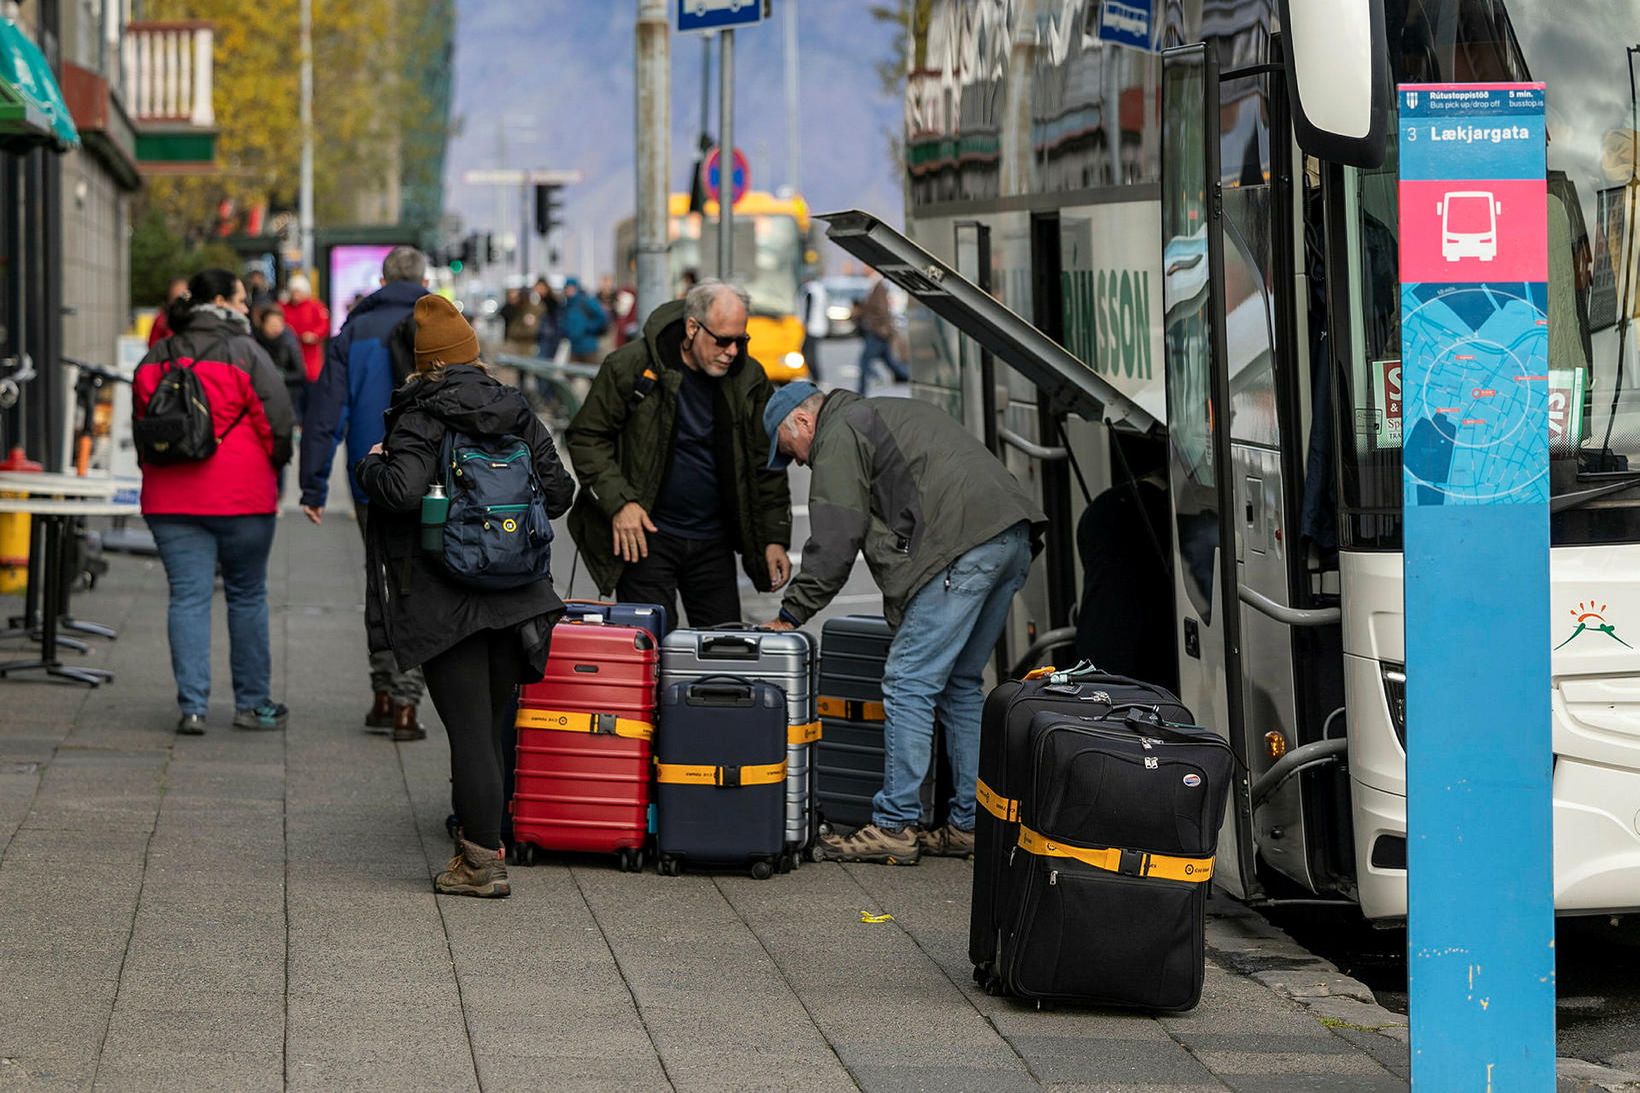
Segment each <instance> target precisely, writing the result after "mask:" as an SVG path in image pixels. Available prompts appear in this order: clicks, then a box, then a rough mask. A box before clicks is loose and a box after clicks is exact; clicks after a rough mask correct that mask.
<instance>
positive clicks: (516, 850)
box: [512, 843, 535, 869]
mask: <svg viewBox="0 0 1640 1093" xmlns="http://www.w3.org/2000/svg"><path fill="white" fill-rule="evenodd" d="M512 864H514V865H521V866H524V867H525V868H526V869H527V868H529V867H530V866H532V865H534V864H535V844H534V843H513V847H512Z"/></svg>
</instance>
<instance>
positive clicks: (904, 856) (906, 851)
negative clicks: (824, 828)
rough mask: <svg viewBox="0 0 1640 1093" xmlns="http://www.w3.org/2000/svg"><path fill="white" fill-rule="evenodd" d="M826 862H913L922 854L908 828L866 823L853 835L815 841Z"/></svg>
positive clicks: (829, 836)
mask: <svg viewBox="0 0 1640 1093" xmlns="http://www.w3.org/2000/svg"><path fill="white" fill-rule="evenodd" d="M817 846H818V849H819V850H820V853H821V856H822V857H824V859H825V860H826V861H858V862H876V863H878V864H881V865H916V864H917V860H918V859H919V858H920V857H921V856H922V850H921V849H920V848H919V847H918V846H917V836H916V835H915V834H914V833H913V832H912V829H911V828H909V827H903V828H901V829H900V830H898V831H890V830H888V829H887V828H882V827H878V826H877V825H876V824H867V825H866V826H864V827H862V828H861V829H860V830H858V831H856V832H855V833H854V834H852V835H848V836H843V835H826V836H824V837H822V838H821V839H820V841H819V843H818V844H817Z"/></svg>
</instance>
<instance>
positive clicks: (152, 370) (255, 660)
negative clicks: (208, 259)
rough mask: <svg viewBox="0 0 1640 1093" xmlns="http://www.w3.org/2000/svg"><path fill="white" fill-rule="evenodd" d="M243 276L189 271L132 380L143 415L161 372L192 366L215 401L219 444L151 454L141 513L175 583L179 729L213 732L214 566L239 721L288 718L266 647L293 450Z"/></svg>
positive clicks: (269, 725) (283, 403)
mask: <svg viewBox="0 0 1640 1093" xmlns="http://www.w3.org/2000/svg"><path fill="white" fill-rule="evenodd" d="M245 311H246V308H245V286H244V285H243V284H241V283H240V281H239V278H238V277H235V276H234V275H233V274H232V273H229V272H228V271H227V270H224V269H208V270H204V271H203V272H201V273H197V274H195V275H194V276H193V278H192V279H191V280H190V281H189V282H188V292H187V294H186V295H184V296H182V297H180V298H179V299H178V300H177V301H176V302H175V303H173V304H172V306H171V309H170V312H169V315H168V318H169V319H170V324H171V329H172V330H173V331H174V332H175V333H173V334H171V335H170V336H168V337H166V338H163V339H161V340H160V341H158V342H156V343H155V344H154V346H153V348H152V349H150V350H149V351H148V355H147V356H146V357H144V358H143V361H142V364H141V365H139V366H138V367H137V372H136V375H135V377H134V378H133V379H132V381H131V389H132V397H131V404H132V414H133V417H134V418H135V419H136V420H137V421H141V420H142V419H143V417H144V416H146V413H147V407H148V403H149V400H150V399H151V398H152V397H153V395H154V392H155V390H156V389H157V388H158V387H159V384H160V380H161V378H162V377H163V376H164V375H165V373H166V372H167V371H169V370H170V369H173V368H192V369H193V372H194V375H195V377H196V378H197V379H198V380H199V383H200V386H201V387H202V388H203V389H204V392H205V397H206V400H207V401H208V403H209V406H210V413H211V421H212V432H213V433H214V434H215V436H216V438H217V447H216V451H215V452H214V453H213V454H211V455H209V456H207V457H206V458H204V459H200V460H193V461H188V462H167V463H144V464H143V467H142V514H143V518H144V519H145V520H146V521H147V523H148V527H149V530H151V531H152V532H153V534H154V541H155V542H156V543H157V544H158V545H159V553H160V559H161V560H162V561H163V562H164V563H165V576H166V579H167V580H168V581H169V583H170V586H171V602H170V609H169V614H168V618H167V624H168V630H169V634H170V639H171V673H172V674H173V675H174V676H175V677H176V681H177V706H178V707H179V709H180V710H181V714H182V717H181V720H180V721H179V722H178V723H177V731H178V732H179V733H183V734H185V735H189V736H197V735H199V734H200V733H203V732H204V731H205V711H206V706H207V705H208V703H209V700H210V693H211V597H212V594H213V591H214V588H215V583H216V569H217V565H218V564H219V563H220V564H221V567H222V587H223V591H224V593H225V594H226V596H227V599H228V643H229V647H230V651H231V656H230V663H231V664H232V666H233V691H234V711H235V712H234V718H233V724H234V727H235V728H241V729H278V728H283V727H284V724H285V720H286V717H287V714H288V711H287V710H286V709H285V707H284V706H283V705H282V704H280V703H277V702H275V701H273V698H272V696H271V694H270V693H269V691H270V687H271V678H270V677H271V674H272V672H271V664H270V656H269V650H268V597H267V584H268V580H267V578H268V552H269V550H270V549H271V548H272V546H273V528H274V521H275V519H276V518H277V514H278V511H279V488H278V484H277V478H278V471H279V468H280V467H283V466H284V465H285V464H286V463H287V462H289V460H290V451H291V447H290V434H291V408H290V397H289V395H287V394H286V392H285V383H284V379H283V378H282V377H281V376H280V375H279V373H278V371H277V370H276V369H275V368H274V366H273V362H272V361H271V360H269V359H268V355H267V353H266V352H264V351H263V349H262V347H261V346H260V345H258V344H257V343H256V339H255V338H254V337H252V335H251V326H250V321H249V320H248V319H247V318H246V317H245Z"/></svg>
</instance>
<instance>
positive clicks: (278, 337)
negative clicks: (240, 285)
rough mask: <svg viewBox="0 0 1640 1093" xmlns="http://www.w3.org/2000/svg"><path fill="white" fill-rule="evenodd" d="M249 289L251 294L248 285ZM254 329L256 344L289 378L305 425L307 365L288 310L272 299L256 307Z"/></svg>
mask: <svg viewBox="0 0 1640 1093" xmlns="http://www.w3.org/2000/svg"><path fill="white" fill-rule="evenodd" d="M245 291H246V294H247V295H249V292H250V289H249V287H248V286H247V287H246V290H245ZM251 328H252V331H253V332H254V333H255V335H256V344H257V345H260V346H261V347H262V351H263V352H264V353H266V354H267V355H268V359H269V360H271V361H273V367H274V370H275V371H277V372H278V373H279V376H280V378H281V379H283V380H284V381H285V393H286V394H287V395H288V396H289V397H290V410H291V415H292V417H293V418H294V419H295V422H296V424H297V425H300V424H302V408H303V406H304V405H306V403H307V365H305V364H303V363H302V343H301V342H299V341H297V340H296V332H295V331H294V330H292V329H291V328H290V324H288V323H286V322H285V312H284V309H283V308H281V307H280V306H279V305H278V304H276V303H272V302H268V303H265V304H263V305H262V306H261V307H260V308H258V307H255V306H253V307H252V308H251Z"/></svg>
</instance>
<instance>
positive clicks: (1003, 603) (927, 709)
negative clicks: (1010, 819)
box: [871, 522, 1031, 831]
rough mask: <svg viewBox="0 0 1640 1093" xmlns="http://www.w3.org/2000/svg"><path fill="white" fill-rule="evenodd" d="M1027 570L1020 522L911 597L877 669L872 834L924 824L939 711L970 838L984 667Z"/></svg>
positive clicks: (957, 818) (1027, 538)
mask: <svg viewBox="0 0 1640 1093" xmlns="http://www.w3.org/2000/svg"><path fill="white" fill-rule="evenodd" d="M1030 569H1031V534H1030V526H1029V525H1028V524H1025V523H1023V522H1022V523H1018V524H1015V525H1014V526H1013V527H1011V528H1009V529H1008V530H1007V531H1004V532H1003V533H1002V534H1000V535H998V536H996V537H995V538H994V539H990V540H988V541H986V542H983V543H981V544H980V545H979V546H977V547H974V548H973V549H972V550H970V551H968V552H967V553H966V554H964V555H963V556H962V557H960V558H958V559H957V560H956V561H955V562H953V563H951V565H950V567H949V568H947V569H946V570H945V571H944V572H943V573H936V574H935V575H934V576H933V577H931V578H930V579H929V581H928V583H927V584H925V585H923V586H922V588H920V589H918V590H917V593H916V594H915V595H914V596H912V597H911V603H910V604H909V605H907V607H906V611H905V618H904V619H902V620H901V621H900V628H899V629H898V630H897V631H895V634H894V642H893V644H891V645H890V646H889V649H888V664H887V666H886V667H885V669H884V671H883V707H884V712H885V714H886V717H887V720H886V723H885V724H884V726H883V752H884V754H883V788H882V791H881V792H880V793H878V794H877V795H876V796H875V797H874V798H873V799H872V802H871V804H872V810H871V812H872V816H871V818H872V821H873V822H874V823H875V824H876V825H877V826H878V827H882V828H888V829H898V828H904V827H914V826H916V825H917V824H920V823H921V822H922V803H921V801H920V800H919V791H920V790H921V788H922V784H923V779H924V778H926V777H927V776H928V762H929V758H930V756H931V755H932V752H933V742H934V711H935V710H936V709H938V710H939V713H940V717H941V719H942V723H943V724H944V726H945V743H946V747H947V749H948V751H949V752H950V756H951V774H952V777H953V781H954V782H955V783H956V785H955V787H954V792H953V795H952V797H951V814H950V822H951V824H952V825H954V826H956V827H960V828H962V829H963V830H965V831H971V830H973V827H974V782H975V779H976V778H977V777H978V775H979V719H980V709H981V707H982V706H983V705H984V704H985V664H986V662H987V661H988V660H990V658H991V651H992V650H993V649H994V648H995V647H996V643H997V639H998V638H1000V637H1001V636H1002V628H1003V626H1004V625H1006V623H1007V621H1008V607H1009V605H1010V604H1012V603H1013V599H1014V593H1016V592H1018V591H1019V589H1020V587H1021V586H1023V585H1024V584H1025V577H1026V575H1027V574H1028V573H1029V572H1030Z"/></svg>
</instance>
